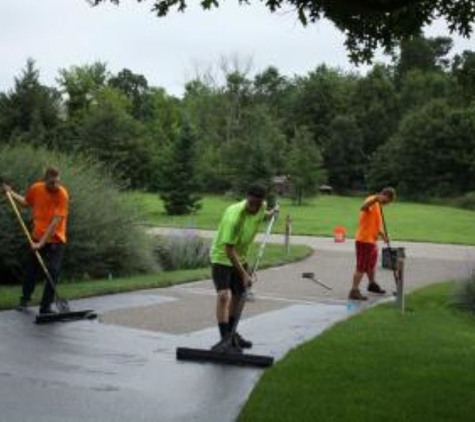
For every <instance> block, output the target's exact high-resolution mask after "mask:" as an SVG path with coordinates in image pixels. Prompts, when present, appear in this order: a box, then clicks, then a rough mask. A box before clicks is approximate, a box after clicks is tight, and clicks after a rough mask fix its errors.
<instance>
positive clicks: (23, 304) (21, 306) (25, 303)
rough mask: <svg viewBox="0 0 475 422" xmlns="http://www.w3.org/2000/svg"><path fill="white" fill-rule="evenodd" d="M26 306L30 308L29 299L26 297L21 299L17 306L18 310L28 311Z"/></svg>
mask: <svg viewBox="0 0 475 422" xmlns="http://www.w3.org/2000/svg"><path fill="white" fill-rule="evenodd" d="M26 308H28V301H27V300H25V299H20V303H19V304H18V306H17V307H16V310H17V311H20V312H21V311H26Z"/></svg>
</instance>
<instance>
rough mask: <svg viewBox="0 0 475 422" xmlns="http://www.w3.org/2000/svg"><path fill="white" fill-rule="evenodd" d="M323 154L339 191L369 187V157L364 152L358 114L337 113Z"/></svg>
mask: <svg viewBox="0 0 475 422" xmlns="http://www.w3.org/2000/svg"><path fill="white" fill-rule="evenodd" d="M323 156H324V159H325V168H326V169H327V172H328V183H329V184H330V185H331V186H332V187H334V188H335V189H336V190H340V191H342V190H348V189H362V188H363V189H365V188H366V180H365V176H366V167H367V165H368V158H367V156H366V155H365V154H364V152H363V137H362V134H361V131H360V129H359V128H358V125H357V124H356V120H355V118H354V116H337V117H336V118H335V119H334V120H333V122H332V124H331V125H330V137H329V139H328V140H327V141H326V142H325V144H324V150H323Z"/></svg>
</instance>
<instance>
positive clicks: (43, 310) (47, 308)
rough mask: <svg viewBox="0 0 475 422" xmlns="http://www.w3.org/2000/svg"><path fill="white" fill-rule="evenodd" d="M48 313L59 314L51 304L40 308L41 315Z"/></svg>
mask: <svg viewBox="0 0 475 422" xmlns="http://www.w3.org/2000/svg"><path fill="white" fill-rule="evenodd" d="M46 314H57V312H56V311H54V310H53V309H52V308H51V306H44V307H41V308H40V315H46Z"/></svg>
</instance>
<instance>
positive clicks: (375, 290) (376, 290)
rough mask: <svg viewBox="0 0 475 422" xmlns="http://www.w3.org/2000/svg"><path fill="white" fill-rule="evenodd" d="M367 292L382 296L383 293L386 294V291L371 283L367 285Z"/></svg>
mask: <svg viewBox="0 0 475 422" xmlns="http://www.w3.org/2000/svg"><path fill="white" fill-rule="evenodd" d="M368 292H371V293H378V294H380V295H383V294H384V293H386V290H383V289H382V288H381V286H380V285H379V284H378V283H374V282H373V283H369V284H368Z"/></svg>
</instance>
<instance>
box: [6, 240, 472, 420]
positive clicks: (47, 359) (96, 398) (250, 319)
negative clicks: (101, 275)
mask: <svg viewBox="0 0 475 422" xmlns="http://www.w3.org/2000/svg"><path fill="white" fill-rule="evenodd" d="M203 234H204V235H208V233H203ZM272 241H282V239H281V237H279V236H277V237H274V238H273V240H272ZM293 242H294V243H306V244H309V245H311V246H313V247H314V248H315V249H316V252H315V254H314V255H313V256H312V257H310V258H309V259H307V260H305V261H302V262H299V263H295V264H291V265H288V266H285V267H281V268H274V269H269V270H265V271H261V272H260V273H259V281H258V283H257V284H256V286H255V287H254V292H255V296H256V300H255V301H253V302H249V303H248V304H247V305H246V308H245V310H244V314H245V315H244V316H243V318H244V319H243V321H242V323H241V325H240V332H241V333H242V334H243V336H245V337H248V338H250V339H252V340H253V341H254V347H253V349H252V353H255V354H266V355H272V356H274V357H275V358H276V359H277V360H279V359H280V358H282V357H283V356H284V355H285V354H286V353H287V352H288V351H289V350H290V349H292V348H294V347H295V346H297V345H299V344H301V343H303V342H305V341H307V340H309V339H311V338H313V337H315V336H316V335H318V334H319V333H321V332H322V331H323V330H325V329H327V328H328V327H330V326H331V325H332V324H334V323H335V322H337V321H340V320H342V319H344V318H347V317H348V315H349V311H347V307H346V295H347V294H348V289H349V286H350V280H351V275H352V271H353V267H354V252H353V242H351V241H347V242H345V243H334V242H333V240H332V239H320V238H311V237H294V238H293ZM394 246H403V247H405V248H406V253H407V256H408V257H407V259H406V272H405V282H406V286H407V288H408V289H409V290H412V289H414V288H416V287H419V286H422V285H425V284H429V283H433V282H437V281H443V280H448V279H463V278H466V277H467V276H468V275H469V274H470V272H471V270H472V269H473V268H472V265H473V264H474V262H475V248H473V247H465V246H454V245H450V246H444V245H432V244H420V243H408V242H398V244H397V245H394ZM307 271H311V272H314V273H315V275H316V276H317V278H318V279H320V280H321V281H322V282H324V283H325V284H327V285H329V286H331V287H332V290H331V291H327V290H325V289H323V288H321V287H320V286H318V285H317V284H315V283H313V282H312V281H311V280H308V279H303V278H302V277H301V274H302V272H307ZM378 276H379V281H380V283H381V284H382V285H383V286H384V287H386V288H387V289H388V290H389V291H392V287H393V285H394V281H393V279H392V276H393V275H392V272H391V271H387V270H381V269H380V270H379V271H378ZM214 295H215V294H214V290H213V287H212V283H211V281H209V280H207V281H201V282H196V283H191V284H187V285H181V286H175V287H171V288H166V289H154V290H148V291H141V292H135V293H128V294H119V295H110V296H103V297H98V298H92V299H87V300H79V301H74V302H71V305H72V307H73V308H74V309H75V310H80V309H89V308H93V309H95V310H96V311H98V312H99V313H100V314H101V316H100V320H99V321H76V322H68V323H56V324H50V325H41V326H38V325H35V324H34V323H33V321H34V316H35V312H36V309H31V311H30V312H28V313H19V312H16V311H6V312H1V313H0V421H2V422H3V421H5V422H10V421H11V422H17V421H35V422H43V421H45V422H46V421H48V422H54V421H98V422H99V421H104V422H106V421H217V422H218V421H219V422H222V421H233V420H235V418H236V417H237V415H238V414H239V409H240V407H241V406H242V404H243V403H244V402H245V401H246V399H247V397H248V395H249V393H250V392H251V391H252V388H253V387H254V385H255V384H256V382H257V381H258V379H259V377H260V376H261V374H262V373H263V370H261V369H251V368H242V367H230V366H222V365H216V364H198V363H192V362H177V361H176V360H175V349H176V347H177V346H184V347H201V348H208V347H210V346H211V345H212V344H214V343H215V342H216V341H217V340H218V331H217V328H216V327H215V322H214V300H215V296H214ZM386 298H387V299H388V300H392V298H391V296H390V295H387V296H386ZM395 312H397V310H396V309H395Z"/></svg>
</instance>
